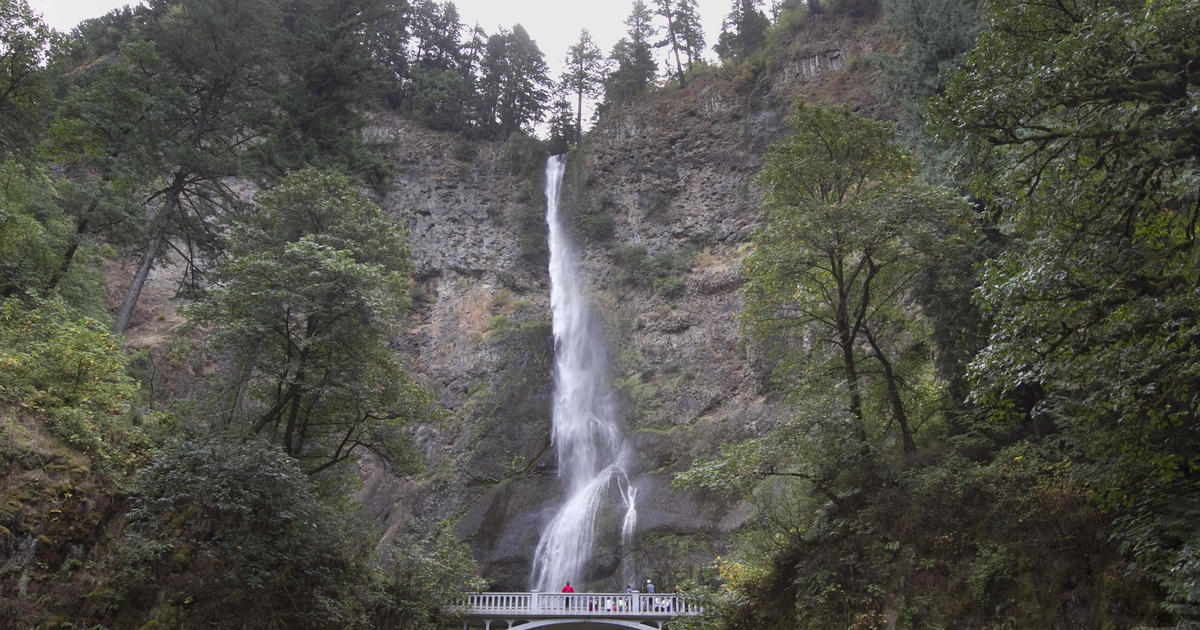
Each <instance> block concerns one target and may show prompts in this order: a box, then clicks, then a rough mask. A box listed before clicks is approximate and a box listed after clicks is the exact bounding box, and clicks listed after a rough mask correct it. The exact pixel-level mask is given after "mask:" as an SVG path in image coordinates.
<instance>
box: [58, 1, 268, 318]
mask: <svg viewBox="0 0 1200 630" xmlns="http://www.w3.org/2000/svg"><path fill="white" fill-rule="evenodd" d="M140 15H142V17H143V23H142V25H141V26H140V28H141V29H142V30H141V31H140V32H141V33H142V35H143V38H142V39H139V40H137V41H128V42H126V43H125V44H123V45H122V48H121V53H120V55H119V56H118V59H117V61H116V62H115V63H113V64H109V65H106V66H104V67H102V69H101V70H100V71H99V72H98V73H97V75H96V77H95V80H94V81H92V82H91V83H89V84H88V85H85V86H83V87H81V88H78V89H76V90H75V91H74V92H73V94H72V95H71V96H70V97H69V98H68V100H67V103H66V104H65V105H66V106H65V107H64V109H63V111H62V112H60V115H59V117H58V121H57V123H56V126H57V128H58V132H57V133H56V135H57V140H56V146H57V154H58V155H59V156H60V158H64V159H70V160H76V161H78V162H80V163H82V164H84V165H86V166H87V167H88V169H87V170H88V171H90V172H92V173H98V174H99V178H100V179H101V183H102V185H101V186H100V188H101V189H102V190H103V191H107V192H106V193H105V195H106V196H112V195H108V192H112V193H113V195H115V196H121V195H137V196H140V198H141V202H140V206H142V207H143V208H144V209H145V215H148V217H146V218H139V219H138V220H137V221H136V222H132V221H131V222H126V223H124V224H122V226H121V227H122V229H124V230H127V231H128V232H129V233H130V234H132V235H136V237H137V238H138V239H139V240H140V241H141V254H140V262H139V264H138V268H137V271H136V272H135V274H134V277H133V280H132V282H131V283H130V289H129V291H128V292H127V294H126V296H125V299H124V301H123V303H122V305H121V308H120V309H119V311H118V313H117V316H116V322H115V324H114V331H116V332H123V331H124V330H125V328H126V327H128V325H129V321H130V318H131V316H132V314H133V309H134V307H135V306H136V304H137V301H138V298H139V296H140V294H141V289H142V287H143V286H144V284H145V281H146V278H147V277H148V275H149V273H150V269H151V268H152V267H153V266H154V264H155V262H156V261H157V260H158V258H159V256H160V255H161V253H162V251H163V250H164V249H165V248H166V247H168V246H169V247H174V248H175V249H176V251H177V252H179V253H180V254H181V255H182V258H183V259H184V261H185V262H186V263H187V265H188V272H187V274H186V281H188V282H189V283H190V284H195V283H196V282H197V281H198V280H199V269H200V268H201V267H202V266H203V265H202V260H200V259H201V258H202V257H204V256H207V255H211V254H212V253H213V252H215V251H217V250H219V247H220V234H219V229H218V227H219V224H220V217H221V215H223V214H225V213H228V212H230V211H231V209H232V208H234V207H235V205H236V195H234V194H233V193H232V191H231V190H230V189H229V187H228V178H229V177H230V176H232V175H236V174H239V173H240V169H241V166H242V165H241V159H242V158H243V157H244V156H245V155H246V152H247V150H248V148H249V147H251V146H253V145H254V140H255V139H256V136H257V132H258V126H259V125H260V124H262V122H263V120H262V118H263V113H264V112H268V111H272V108H271V107H270V104H271V102H272V99H271V95H272V86H274V85H276V79H277V78H278V72H277V69H276V68H275V67H274V66H273V65H272V64H271V63H270V60H271V59H272V58H273V56H274V55H275V53H276V51H277V50H278V48H277V47H276V42H277V39H278V38H277V34H278V28H279V25H280V23H281V21H280V18H279V13H278V11H277V10H276V3H275V2H273V0H245V1H241V0H236V1H235V0H214V1H211V2H209V1H201V0H184V1H183V2H181V3H172V2H168V1H167V0H152V1H151V2H150V3H149V5H148V7H147V8H146V9H145V10H144V11H143V12H142V13H141V14H140ZM84 207H85V208H88V207H91V204H85V205H84ZM129 216H131V217H132V216H133V215H132V213H131V214H130V215H129ZM79 220H80V222H81V223H82V222H86V221H89V220H90V219H89V218H88V217H87V216H82V217H80V219H79Z"/></svg>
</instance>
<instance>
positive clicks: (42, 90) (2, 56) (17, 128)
mask: <svg viewBox="0 0 1200 630" xmlns="http://www.w3.org/2000/svg"><path fill="white" fill-rule="evenodd" d="M50 32H51V31H50V27H48V26H46V24H45V23H44V22H42V20H41V19H40V18H39V17H38V15H37V14H35V13H34V12H33V10H32V9H31V8H29V2H28V1H27V0H0V161H2V160H4V159H5V158H7V157H8V156H9V155H10V154H12V153H14V152H19V151H25V150H27V149H28V148H30V147H32V145H33V144H34V142H35V139H36V136H37V133H38V130H39V129H41V128H42V121H41V120H40V118H41V111H42V108H41V107H39V105H40V103H41V101H42V100H43V99H44V98H45V97H46V96H48V94H49V92H48V88H47V86H46V84H45V82H44V81H43V79H42V76H41V74H42V72H41V69H42V63H43V62H44V61H45V55H46V52H47V49H48V48H49V45H50Z"/></svg>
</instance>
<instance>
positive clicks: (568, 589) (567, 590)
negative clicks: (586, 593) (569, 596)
mask: <svg viewBox="0 0 1200 630" xmlns="http://www.w3.org/2000/svg"><path fill="white" fill-rule="evenodd" d="M562 592H564V593H574V592H575V587H574V586H571V583H570V582H567V585H566V586H564V587H563V590H562Z"/></svg>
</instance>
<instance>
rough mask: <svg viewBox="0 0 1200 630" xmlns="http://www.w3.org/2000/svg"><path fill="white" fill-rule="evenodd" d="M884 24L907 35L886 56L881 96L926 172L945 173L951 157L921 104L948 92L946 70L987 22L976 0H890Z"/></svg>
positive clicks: (889, 28) (931, 174)
mask: <svg viewBox="0 0 1200 630" xmlns="http://www.w3.org/2000/svg"><path fill="white" fill-rule="evenodd" d="M883 9H884V17H883V20H884V24H885V25H886V27H887V30H888V32H889V33H895V34H896V36H897V37H899V38H901V39H902V40H904V47H903V49H901V50H900V52H898V53H894V54H885V55H882V57H881V58H882V64H881V65H882V67H883V80H882V81H881V85H880V87H879V92H880V95H881V97H882V98H883V99H884V100H886V101H887V102H888V103H889V104H890V105H891V106H892V109H893V110H894V111H895V112H896V118H897V122H898V123H899V124H898V128H899V130H900V133H901V135H902V137H903V138H904V140H905V142H906V143H907V144H908V145H909V146H911V147H913V148H914V149H916V150H918V151H919V154H920V157H921V158H922V160H923V161H924V163H925V166H926V169H925V172H926V174H927V176H934V177H937V176H943V175H944V173H945V171H946V168H945V167H946V166H947V165H948V163H949V161H950V159H951V157H950V156H949V155H946V154H944V152H945V151H947V150H948V147H938V146H937V145H936V144H935V143H934V142H933V141H932V139H931V137H930V135H929V133H928V132H927V131H926V119H925V114H924V112H923V106H924V104H925V102H926V101H927V100H929V99H930V98H931V97H933V96H937V95H939V94H941V93H942V92H943V91H945V88H946V81H947V80H948V75H949V74H950V73H951V72H952V71H954V70H955V69H957V67H958V62H959V59H960V58H961V56H962V54H963V53H964V52H966V51H967V50H969V49H970V48H971V47H972V46H974V44H975V39H976V37H978V35H979V31H980V30H981V29H982V27H983V20H982V16H981V15H980V13H979V6H978V5H977V4H976V2H975V1H974V0H887V1H886V2H884V4H883Z"/></svg>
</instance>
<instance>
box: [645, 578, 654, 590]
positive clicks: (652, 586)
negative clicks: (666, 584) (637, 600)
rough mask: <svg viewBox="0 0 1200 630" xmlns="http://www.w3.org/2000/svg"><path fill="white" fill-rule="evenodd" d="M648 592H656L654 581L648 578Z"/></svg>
mask: <svg viewBox="0 0 1200 630" xmlns="http://www.w3.org/2000/svg"><path fill="white" fill-rule="evenodd" d="M646 592H647V593H653V592H654V584H652V583H651V582H650V580H646Z"/></svg>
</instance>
